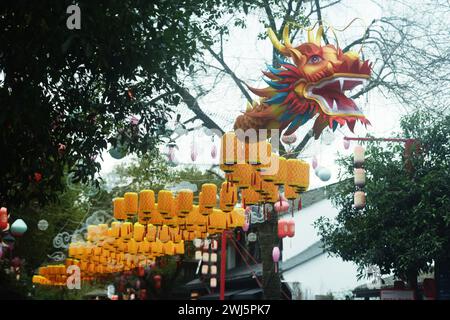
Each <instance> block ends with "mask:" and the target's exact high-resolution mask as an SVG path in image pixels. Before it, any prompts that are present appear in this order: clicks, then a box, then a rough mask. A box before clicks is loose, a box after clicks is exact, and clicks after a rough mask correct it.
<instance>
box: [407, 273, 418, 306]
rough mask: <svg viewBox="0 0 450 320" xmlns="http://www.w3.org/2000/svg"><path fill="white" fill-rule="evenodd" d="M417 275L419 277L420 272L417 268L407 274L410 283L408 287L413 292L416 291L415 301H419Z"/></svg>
mask: <svg viewBox="0 0 450 320" xmlns="http://www.w3.org/2000/svg"><path fill="white" fill-rule="evenodd" d="M417 275H418V271H417V269H416V268H413V269H410V270H408V273H407V275H406V276H407V281H408V287H409V288H410V289H411V290H414V299H415V300H417V299H418V298H419V295H418V288H419V287H418V284H417Z"/></svg>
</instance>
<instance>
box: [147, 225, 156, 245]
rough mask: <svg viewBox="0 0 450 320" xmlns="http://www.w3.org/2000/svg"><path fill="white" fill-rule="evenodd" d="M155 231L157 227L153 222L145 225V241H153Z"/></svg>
mask: <svg viewBox="0 0 450 320" xmlns="http://www.w3.org/2000/svg"><path fill="white" fill-rule="evenodd" d="M157 231H158V227H156V226H155V225H153V224H148V225H147V233H146V235H145V238H146V239H147V241H149V242H153V241H155V240H156V233H157Z"/></svg>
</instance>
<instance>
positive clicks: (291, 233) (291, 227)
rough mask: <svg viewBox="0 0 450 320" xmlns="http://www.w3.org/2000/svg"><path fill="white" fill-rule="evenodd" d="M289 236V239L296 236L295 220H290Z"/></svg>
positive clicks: (288, 224)
mask: <svg viewBox="0 0 450 320" xmlns="http://www.w3.org/2000/svg"><path fill="white" fill-rule="evenodd" d="M286 225H287V234H286V235H287V236H288V237H289V238H292V237H293V236H295V221H294V220H293V219H291V220H288V221H287V223H286Z"/></svg>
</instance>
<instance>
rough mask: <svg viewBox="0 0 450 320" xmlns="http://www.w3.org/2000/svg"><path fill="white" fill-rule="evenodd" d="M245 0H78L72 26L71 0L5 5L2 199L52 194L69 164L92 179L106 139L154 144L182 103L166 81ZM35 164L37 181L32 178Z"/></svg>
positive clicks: (141, 148) (1, 25)
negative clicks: (133, 121)
mask: <svg viewBox="0 0 450 320" xmlns="http://www.w3.org/2000/svg"><path fill="white" fill-rule="evenodd" d="M243 2H246V1H238V0H227V1H218V0H206V1H200V0H189V1H183V2H180V1H163V0H161V1H156V2H155V1H153V2H148V1H135V0H120V1H119V0H114V1H107V2H105V1H100V2H99V1H96V2H93V1H87V0H82V1H78V2H77V4H78V5H79V7H80V9H81V20H82V22H81V30H69V29H68V28H67V27H66V23H65V22H66V21H65V18H67V15H66V8H67V6H68V5H69V4H72V2H71V1H58V2H57V3H55V2H54V1H40V2H39V3H38V2H29V3H27V4H26V5H24V4H19V3H15V2H11V3H10V4H8V6H2V7H1V8H0V16H1V17H2V18H1V19H0V30H2V32H1V33H0V43H1V44H2V46H1V49H0V51H1V52H0V70H1V71H4V73H5V79H4V81H3V83H2V84H1V85H0V105H1V108H0V125H1V129H0V153H1V154H2V165H1V166H0V177H2V179H0V203H2V205H7V206H8V207H10V208H13V207H20V206H26V204H27V202H30V201H32V200H35V199H37V200H39V201H40V202H41V203H47V202H49V201H52V200H54V199H55V194H56V193H57V192H58V191H60V190H62V189H63V188H64V186H63V185H62V184H61V177H62V175H63V173H64V171H65V170H70V171H74V173H75V174H76V178H77V179H78V180H80V181H84V182H86V181H88V180H92V179H93V178H94V176H95V175H96V174H97V173H98V171H99V168H100V166H99V155H100V154H101V153H102V152H103V150H105V149H106V148H107V147H108V145H110V144H112V145H113V146H116V145H117V143H120V144H121V145H124V146H126V150H125V151H126V152H127V153H135V154H137V155H142V154H145V153H146V152H147V151H148V150H150V149H152V148H155V147H156V146H157V144H158V143H159V142H160V141H161V138H162V137H163V135H164V134H165V125H166V122H167V119H168V118H169V116H170V113H171V108H172V107H173V106H174V105H177V104H178V103H179V97H177V96H175V97H174V96H173V95H170V94H167V93H170V92H173V89H172V87H171V85H170V84H169V83H168V82H167V81H166V80H164V79H166V78H167V77H169V78H171V79H175V80H176V78H177V73H178V72H179V70H181V69H185V68H188V67H189V66H190V65H191V64H192V61H193V57H194V56H195V55H199V54H200V53H201V52H200V49H199V47H200V46H199V45H198V43H199V42H200V40H202V39H210V38H212V34H213V33H215V32H216V30H222V29H223V28H224V26H223V25H222V24H221V23H220V18H221V17H222V16H223V14H225V13H226V12H227V11H228V9H229V8H232V9H233V10H234V9H236V10H237V11H238V10H240V9H241V8H242V3H243ZM130 88H132V92H131V93H130V92H129V89H130ZM158 97H160V98H158ZM132 116H136V117H138V118H139V125H138V126H137V128H135V129H132V128H131V125H130V118H131V117H132ZM118 135H120V139H117V136H118ZM117 140H120V141H117ZM59 144H64V145H65V146H66V151H65V153H64V155H60V154H59V152H58V145H59ZM37 171H39V172H41V173H42V175H43V179H42V181H41V182H40V183H39V184H36V183H35V182H34V181H33V180H32V179H31V180H30V179H29V177H32V176H33V175H34V173H35V172H37Z"/></svg>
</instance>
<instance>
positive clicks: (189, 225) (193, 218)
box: [186, 206, 200, 231]
mask: <svg viewBox="0 0 450 320" xmlns="http://www.w3.org/2000/svg"><path fill="white" fill-rule="evenodd" d="M199 215H200V213H199V211H198V206H193V207H192V210H191V212H190V213H189V214H188V216H187V217H186V230H188V231H194V230H195V227H194V226H195V224H196V223H197V221H198V216H199Z"/></svg>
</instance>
